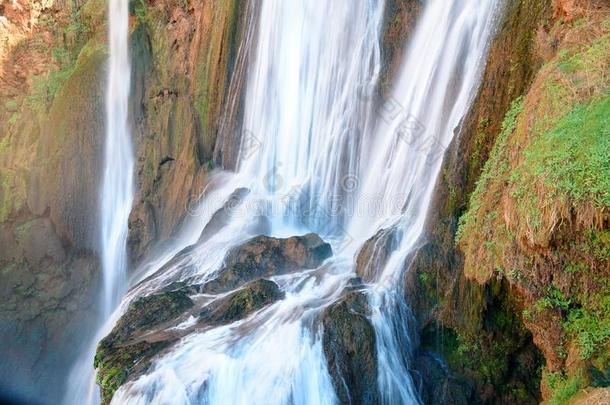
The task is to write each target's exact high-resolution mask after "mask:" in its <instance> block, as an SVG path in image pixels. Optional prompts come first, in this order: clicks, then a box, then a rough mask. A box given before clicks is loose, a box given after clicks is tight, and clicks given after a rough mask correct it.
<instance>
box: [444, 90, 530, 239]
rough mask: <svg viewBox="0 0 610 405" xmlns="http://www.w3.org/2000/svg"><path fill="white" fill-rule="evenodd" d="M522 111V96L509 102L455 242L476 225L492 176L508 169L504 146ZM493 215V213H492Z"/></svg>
mask: <svg viewBox="0 0 610 405" xmlns="http://www.w3.org/2000/svg"><path fill="white" fill-rule="evenodd" d="M522 111H523V98H522V97H518V98H517V99H516V100H514V101H513V103H512V104H511V107H510V109H509V110H508V112H507V113H506V116H505V117H504V121H503V122H502V132H501V133H500V135H498V139H497V141H496V143H495V145H494V147H493V149H492V151H491V154H490V156H489V159H488V160H487V163H486V164H485V167H484V168H483V172H482V173H481V176H480V177H479V180H478V181H477V185H476V188H475V190H474V192H473V193H472V196H471V197H470V206H469V208H468V211H466V212H465V213H464V215H462V217H461V218H460V225H459V228H458V231H457V234H456V243H458V242H459V241H460V239H462V237H463V235H464V233H465V232H466V231H467V230H468V229H470V228H474V227H476V226H477V223H476V222H477V220H476V217H475V213H477V212H478V211H479V209H480V208H481V204H482V198H483V193H484V192H486V191H487V187H488V185H489V183H490V182H491V180H492V178H494V177H496V176H499V175H502V174H503V173H505V172H506V170H508V163H507V161H506V157H505V155H506V148H507V144H508V139H509V137H510V135H511V134H512V133H513V131H514V130H515V128H516V127H517V116H518V115H519V114H520V113H521V112H522ZM492 216H493V215H492Z"/></svg>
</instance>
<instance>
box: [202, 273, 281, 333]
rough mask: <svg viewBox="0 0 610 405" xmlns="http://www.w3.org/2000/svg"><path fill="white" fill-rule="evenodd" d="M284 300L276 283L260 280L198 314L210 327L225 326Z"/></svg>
mask: <svg viewBox="0 0 610 405" xmlns="http://www.w3.org/2000/svg"><path fill="white" fill-rule="evenodd" d="M282 298H284V292H283V291H282V290H281V289H280V288H279V287H278V285H277V284H276V283H274V282H273V281H270V280H265V279H260V280H256V281H253V282H252V283H249V284H247V285H246V286H245V287H244V288H242V289H240V290H238V291H236V292H234V293H232V294H230V295H229V296H227V297H225V298H223V299H222V300H221V301H220V302H219V303H217V304H216V305H214V306H212V307H211V308H206V309H205V310H204V311H203V312H201V314H200V320H201V322H205V323H207V324H211V325H217V324H226V323H231V322H234V321H237V320H239V319H244V318H246V317H247V316H249V315H250V314H252V313H254V312H256V311H258V310H259V309H262V308H264V307H265V306H267V305H270V304H272V303H274V302H276V301H279V300H281V299H282Z"/></svg>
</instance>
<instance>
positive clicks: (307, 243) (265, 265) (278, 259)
mask: <svg viewBox="0 0 610 405" xmlns="http://www.w3.org/2000/svg"><path fill="white" fill-rule="evenodd" d="M331 255H332V249H331V247H330V245H329V244H328V243H326V242H324V241H323V240H322V239H321V238H320V237H319V236H318V235H316V234H314V233H309V234H307V235H303V236H293V237H290V238H286V239H279V238H272V237H269V236H264V235H261V236H257V237H255V238H252V239H250V240H248V241H246V242H245V243H244V244H242V245H241V246H238V247H236V248H234V249H232V250H231V251H229V253H228V254H227V256H226V257H225V264H224V266H223V269H221V270H220V272H219V275H218V277H217V278H216V279H214V280H212V281H211V282H209V283H207V284H206V285H204V286H203V291H204V292H206V293H221V292H225V291H229V290H231V289H233V288H236V287H239V286H240V285H243V284H245V283H247V282H249V281H252V280H255V279H257V278H260V277H271V276H274V275H281V274H288V273H290V272H292V271H297V270H306V269H313V268H316V267H318V266H319V265H320V264H322V262H323V261H324V260H326V259H327V258H329V257H330V256H331Z"/></svg>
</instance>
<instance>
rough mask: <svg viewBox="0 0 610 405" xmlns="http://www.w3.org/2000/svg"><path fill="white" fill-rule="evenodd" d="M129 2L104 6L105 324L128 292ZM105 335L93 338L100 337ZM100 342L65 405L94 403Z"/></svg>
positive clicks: (74, 374)
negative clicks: (106, 45)
mask: <svg viewBox="0 0 610 405" xmlns="http://www.w3.org/2000/svg"><path fill="white" fill-rule="evenodd" d="M128 4H129V0H110V1H109V3H108V39H109V59H108V76H107V84H106V100H105V102H106V103H105V107H106V108H105V110H106V134H105V148H104V172H103V179H102V188H101V190H100V195H101V198H100V213H101V215H100V217H101V222H100V242H101V243H100V256H101V265H102V292H101V294H100V297H99V307H100V311H99V315H98V316H99V319H100V320H101V323H102V324H103V322H106V321H107V320H108V318H109V317H110V315H111V314H112V312H113V310H114V309H115V307H116V306H117V304H118V303H119V301H120V299H121V296H122V295H123V293H124V291H125V290H126V289H127V287H128V286H127V261H128V260H127V232H128V219H129V213H130V211H131V206H132V202H133V195H134V186H133V168H134V155H133V147H132V143H131V134H130V130H129V124H128V114H129V111H128V110H129V108H128V103H129V89H130V76H131V67H130V64H129V51H128V39H129V9H128ZM103 333H104V331H103V330H101V331H99V332H98V334H101V335H102V336H103ZM98 339H99V336H96V337H95V339H94V342H92V344H91V345H90V347H89V349H88V350H87V353H84V354H83V356H82V358H81V359H79V360H78V361H77V362H76V364H75V365H74V367H73V369H72V371H71V374H70V383H69V390H68V392H67V395H66V398H65V402H66V403H70V404H82V403H95V402H98V401H99V400H98V399H97V397H98V393H97V389H96V387H95V385H94V384H95V382H94V378H93V377H94V370H93V366H92V361H91V359H92V356H93V354H94V353H95V346H96V344H97V340H98Z"/></svg>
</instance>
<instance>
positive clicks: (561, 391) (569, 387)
mask: <svg viewBox="0 0 610 405" xmlns="http://www.w3.org/2000/svg"><path fill="white" fill-rule="evenodd" d="M545 377H546V381H547V384H548V386H549V388H550V390H551V397H550V399H549V403H550V404H551V405H563V404H565V403H566V402H567V401H568V400H569V399H570V398H572V397H573V396H574V395H575V394H576V393H577V392H578V391H579V390H580V389H581V388H582V387H583V385H584V383H583V379H582V377H580V376H572V377H567V376H566V375H565V374H563V373H560V372H555V373H547V374H546V376H545Z"/></svg>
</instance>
